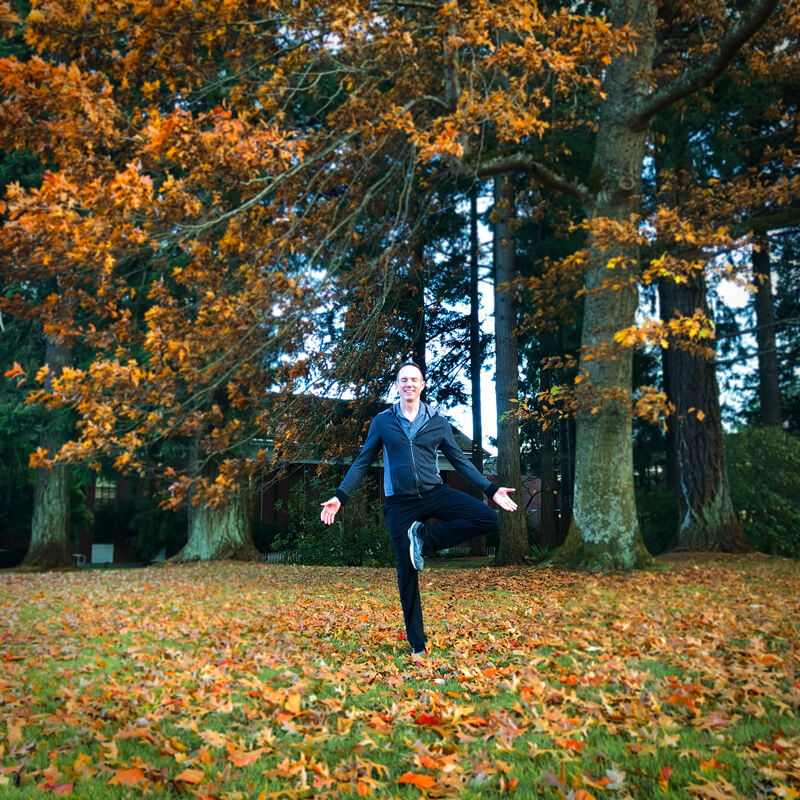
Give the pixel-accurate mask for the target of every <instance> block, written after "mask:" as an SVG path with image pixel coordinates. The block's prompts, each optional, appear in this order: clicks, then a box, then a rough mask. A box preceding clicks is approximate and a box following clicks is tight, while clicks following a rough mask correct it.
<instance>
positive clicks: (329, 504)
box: [320, 497, 342, 525]
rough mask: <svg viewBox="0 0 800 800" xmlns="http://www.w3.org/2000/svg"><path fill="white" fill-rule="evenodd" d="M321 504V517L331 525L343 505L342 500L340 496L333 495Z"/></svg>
mask: <svg viewBox="0 0 800 800" xmlns="http://www.w3.org/2000/svg"><path fill="white" fill-rule="evenodd" d="M321 505H322V513H321V514H320V519H321V520H322V521H323V522H324V523H325V524H326V525H331V524H332V523H333V520H334V519H335V518H336V514H337V513H338V511H339V509H340V508H341V507H342V501H341V500H340V499H339V498H338V497H331V499H330V500H326V501H325V502H324V503H322V504H321Z"/></svg>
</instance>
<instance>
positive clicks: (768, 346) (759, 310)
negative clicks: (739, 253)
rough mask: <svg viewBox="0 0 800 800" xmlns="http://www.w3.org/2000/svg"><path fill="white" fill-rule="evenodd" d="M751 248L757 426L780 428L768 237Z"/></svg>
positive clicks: (781, 416) (781, 420) (779, 402)
mask: <svg viewBox="0 0 800 800" xmlns="http://www.w3.org/2000/svg"><path fill="white" fill-rule="evenodd" d="M755 244H756V245H757V248H753V275H754V277H755V282H756V292H755V295H754V296H753V305H754V307H755V312H756V341H757V343H758V399H759V403H760V406H761V424H762V425H770V426H774V427H780V426H781V425H782V424H783V412H782V409H781V386H780V376H779V371H778V347H777V342H776V340H775V310H774V308H773V304H772V270H771V269H770V261H769V236H766V235H765V236H760V237H758V239H757V240H756V242H755Z"/></svg>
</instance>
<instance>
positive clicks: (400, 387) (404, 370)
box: [395, 361, 425, 402]
mask: <svg viewBox="0 0 800 800" xmlns="http://www.w3.org/2000/svg"><path fill="white" fill-rule="evenodd" d="M395 384H396V385H397V391H398V392H400V397H401V398H403V399H405V400H410V401H412V402H413V401H414V400H419V398H420V395H421V394H422V390H423V389H424V388H425V376H424V375H423V373H422V367H420V366H419V364H415V363H414V362H413V361H405V362H403V363H402V364H401V365H400V367H399V368H398V370H397V377H396V378H395Z"/></svg>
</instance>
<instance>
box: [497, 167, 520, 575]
mask: <svg viewBox="0 0 800 800" xmlns="http://www.w3.org/2000/svg"><path fill="white" fill-rule="evenodd" d="M494 216H495V222H494V260H495V278H494V286H495V289H494V320H495V350H496V354H497V381H496V392H497V415H498V424H497V475H498V480H499V482H500V484H501V485H503V486H511V487H513V488H514V489H516V498H517V500H519V501H520V502H521V501H522V476H521V474H520V454H519V427H518V424H517V412H518V411H519V406H518V403H517V400H518V398H519V362H518V355H517V353H518V351H517V337H516V336H515V333H514V331H515V330H516V327H517V313H516V307H517V304H516V297H515V292H514V289H513V286H508V285H507V286H506V287H505V288H503V289H501V288H499V287H501V285H502V284H511V282H512V281H513V280H514V278H515V277H516V274H515V264H514V249H515V248H514V245H515V241H514V229H513V224H514V188H513V186H512V183H511V179H510V178H509V177H508V176H505V175H499V176H497V177H496V178H495V181H494ZM527 557H528V526H527V524H526V519H525V511H524V509H522V508H520V510H518V511H517V512H516V513H514V514H509V513H507V512H500V543H499V546H498V548H497V555H496V556H495V564H497V565H503V564H523V563H525V560H526V559H527Z"/></svg>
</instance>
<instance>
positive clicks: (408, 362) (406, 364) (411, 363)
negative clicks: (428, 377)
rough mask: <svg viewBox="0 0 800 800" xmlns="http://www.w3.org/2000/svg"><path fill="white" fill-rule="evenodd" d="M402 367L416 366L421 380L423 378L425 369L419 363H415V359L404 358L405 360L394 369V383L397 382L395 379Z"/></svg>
mask: <svg viewBox="0 0 800 800" xmlns="http://www.w3.org/2000/svg"><path fill="white" fill-rule="evenodd" d="M403 367H416V368H417V369H418V370H419V374H420V375H422V380H425V370H424V369H422V367H421V366H420V365H419V364H417V362H416V361H414V360H413V359H406V360H405V361H404V362H403V363H402V364H400V366H399V367H398V368H397V369H396V370H395V371H394V380H395V383H397V379H398V378H399V377H400V370H401V369H403Z"/></svg>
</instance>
